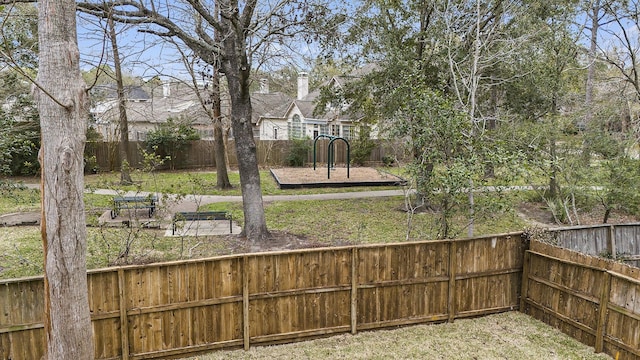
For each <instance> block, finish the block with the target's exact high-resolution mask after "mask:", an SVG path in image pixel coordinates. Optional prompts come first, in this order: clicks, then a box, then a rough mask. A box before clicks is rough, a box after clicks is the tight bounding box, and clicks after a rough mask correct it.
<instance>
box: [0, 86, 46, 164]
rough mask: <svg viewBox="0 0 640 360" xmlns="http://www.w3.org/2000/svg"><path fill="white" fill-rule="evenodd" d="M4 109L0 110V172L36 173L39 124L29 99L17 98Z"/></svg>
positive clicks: (25, 96) (28, 97) (35, 110)
mask: <svg viewBox="0 0 640 360" xmlns="http://www.w3.org/2000/svg"><path fill="white" fill-rule="evenodd" d="M13 100H14V101H12V102H11V103H10V104H9V106H8V107H7V108H6V109H0V153H2V157H0V173H2V174H5V175H33V174H37V173H38V171H39V169H40V166H39V163H38V149H39V148H40V122H39V116H38V113H37V109H36V108H35V104H34V103H33V100H32V99H31V97H30V96H28V95H24V96H17V97H16V98H14V99H13Z"/></svg>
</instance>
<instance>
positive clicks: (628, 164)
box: [596, 156, 640, 223]
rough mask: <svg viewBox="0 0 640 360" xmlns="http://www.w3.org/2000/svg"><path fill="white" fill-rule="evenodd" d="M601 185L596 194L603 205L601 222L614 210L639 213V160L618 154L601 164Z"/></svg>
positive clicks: (604, 221)
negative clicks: (618, 155)
mask: <svg viewBox="0 0 640 360" xmlns="http://www.w3.org/2000/svg"><path fill="white" fill-rule="evenodd" d="M602 168H603V173H602V178H601V179H600V181H602V183H601V187H600V188H598V190H597V191H596V194H597V196H598V198H599V199H600V201H601V203H602V205H603V206H604V211H605V212H604V214H603V220H602V222H603V223H606V222H607V221H608V220H609V216H610V214H611V212H612V211H614V210H622V211H624V212H626V213H630V214H638V213H640V161H638V160H635V159H630V158H629V157H627V156H620V157H617V158H615V159H612V160H608V161H605V162H604V163H603V164H602Z"/></svg>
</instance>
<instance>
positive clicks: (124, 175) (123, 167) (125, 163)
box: [107, 17, 133, 184]
mask: <svg viewBox="0 0 640 360" xmlns="http://www.w3.org/2000/svg"><path fill="white" fill-rule="evenodd" d="M107 28H108V29H107V30H108V34H109V40H110V42H111V51H112V52H113V67H114V71H115V75H116V90H117V93H118V118H119V121H118V123H119V128H120V143H119V144H118V153H119V154H120V183H122V184H132V183H133V180H131V173H130V172H129V164H130V163H131V162H130V161H129V155H128V154H129V151H128V150H129V120H128V118H127V99H126V97H125V93H124V83H123V81H122V65H121V63H120V51H119V49H118V37H117V35H116V28H115V24H114V22H113V18H111V17H109V18H108V19H107Z"/></svg>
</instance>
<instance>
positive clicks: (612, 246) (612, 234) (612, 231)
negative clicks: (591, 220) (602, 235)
mask: <svg viewBox="0 0 640 360" xmlns="http://www.w3.org/2000/svg"><path fill="white" fill-rule="evenodd" d="M607 240H608V241H607V250H608V251H609V254H611V258H612V259H614V260H615V258H616V257H617V256H618V255H617V251H616V228H615V226H614V225H611V226H609V232H608V233H607Z"/></svg>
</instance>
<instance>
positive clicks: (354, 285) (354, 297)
mask: <svg viewBox="0 0 640 360" xmlns="http://www.w3.org/2000/svg"><path fill="white" fill-rule="evenodd" d="M357 261H358V248H357V247H355V246H354V247H353V248H351V334H353V335H355V334H356V333H357V332H358V268H357Z"/></svg>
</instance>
